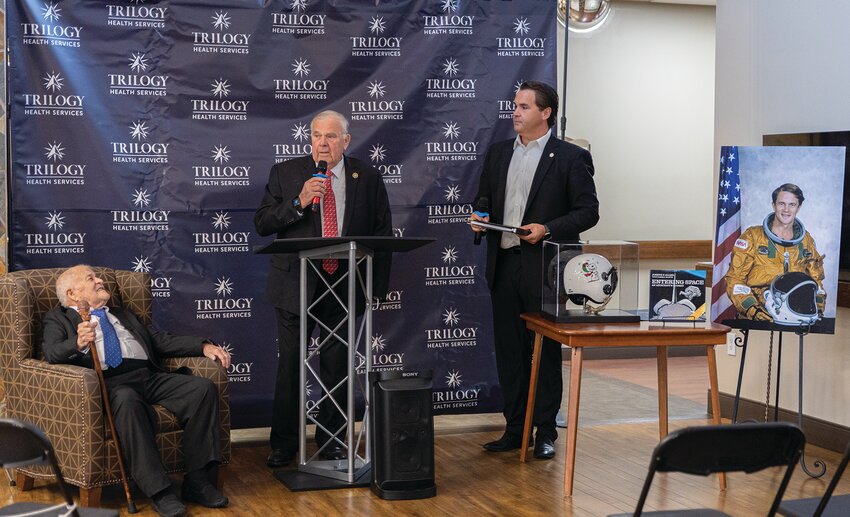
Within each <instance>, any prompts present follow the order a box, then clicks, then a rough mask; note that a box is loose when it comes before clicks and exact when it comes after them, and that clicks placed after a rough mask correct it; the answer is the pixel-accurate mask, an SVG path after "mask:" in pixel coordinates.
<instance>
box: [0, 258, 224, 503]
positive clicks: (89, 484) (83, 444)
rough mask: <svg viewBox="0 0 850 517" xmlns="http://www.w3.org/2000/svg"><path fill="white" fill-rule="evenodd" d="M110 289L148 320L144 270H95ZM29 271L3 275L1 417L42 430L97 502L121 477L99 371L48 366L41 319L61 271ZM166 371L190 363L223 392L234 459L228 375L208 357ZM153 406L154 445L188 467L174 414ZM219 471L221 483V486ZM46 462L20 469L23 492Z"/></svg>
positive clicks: (66, 470) (170, 364) (67, 471)
mask: <svg viewBox="0 0 850 517" xmlns="http://www.w3.org/2000/svg"><path fill="white" fill-rule="evenodd" d="M94 269H95V271H96V272H97V274H98V276H100V278H102V279H103V280H104V283H105V284H106V287H107V289H109V291H110V292H111V293H112V299H111V301H110V305H111V306H124V307H126V308H129V309H130V310H132V311H133V312H135V313H136V314H137V315H138V316H139V317H140V318H141V319H142V321H144V322H145V323H150V321H151V289H150V276H149V275H147V274H145V273H134V272H130V271H120V270H112V269H107V268H94ZM64 270H65V269H64V268H56V269H32V270H26V271H16V272H12V273H8V274H6V275H5V276H0V379H2V383H0V384H2V386H0V388H2V389H0V411H2V412H3V413H5V414H2V415H0V417H5V418H15V419H18V420H23V421H25V422H30V423H32V424H35V425H37V426H38V427H40V428H41V429H43V430H44V432H45V434H46V435H47V437H48V438H49V439H50V441H51V442H52V443H53V446H54V448H55V449H56V456H57V458H58V459H59V464H60V466H61V468H62V472H63V474H64V475H65V478H66V480H67V481H68V482H70V483H71V484H73V485H77V486H79V487H80V499H81V503H82V505H83V506H98V503H99V500H100V494H101V488H102V487H103V486H104V485H110V484H114V483H120V482H121V475H120V473H119V470H118V462H117V460H116V458H115V447H114V446H113V444H112V443H107V440H111V437H110V436H109V434H108V432H107V429H108V425H107V423H106V419H105V417H104V414H103V405H102V401H101V396H100V389H99V387H98V384H97V376H96V374H95V372H94V370H91V369H89V368H83V367H79V366H72V365H61V364H48V363H47V362H46V361H44V360H43V358H42V352H41V349H40V348H41V319H42V316H43V315H44V313H45V312H47V311H48V310H50V309H52V308H53V307H55V306H56V305H57V304H58V303H59V302H58V299H57V298H56V292H55V287H54V286H55V284H56V278H57V277H58V276H59V275H60V274H61V273H62V272H63V271H64ZM165 366H166V368H167V369H169V370H176V369H177V368H180V367H181V366H187V367H189V369H191V370H192V374H193V375H199V376H203V377H208V378H210V379H211V380H212V381H213V382H215V384H216V385H217V387H218V389H219V396H220V408H221V427H222V433H221V436H222V447H223V451H222V453H223V455H224V462H225V463H228V462H229V461H230V402H229V399H228V384H227V375H226V373H225V372H224V371H222V369H221V368H220V367H219V366H218V365H217V364H216V363H215V362H213V361H211V360H210V359H207V358H206V357H181V358H170V359H167V360H166V363H165ZM154 408H155V409H156V413H157V417H158V421H159V422H158V425H159V434H158V435H157V443H158V445H159V449H160V452H161V454H162V459H163V463H164V465H165V467H166V469H168V470H169V471H170V472H176V471H179V470H181V469H182V468H183V454H182V451H181V438H182V430H181V429H180V426H179V425H178V424H177V421H176V419H175V418H174V415H172V414H171V413H170V412H169V411H167V410H166V409H164V408H162V407H161V406H154ZM221 470H222V469H219V474H218V480H217V484H218V485H219V487H221V485H222V480H223V476H222V472H221ZM52 477H53V474H52V473H51V472H50V471H49V469H47V468H45V467H32V468H20V469H17V473H16V478H17V484H18V487H19V489H21V490H28V489H30V488H32V485H33V480H34V479H35V478H52Z"/></svg>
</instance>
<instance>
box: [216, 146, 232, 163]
mask: <svg viewBox="0 0 850 517" xmlns="http://www.w3.org/2000/svg"><path fill="white" fill-rule="evenodd" d="M212 159H213V161H214V162H218V163H227V162H229V161H230V149H228V148H227V146H226V145H217V146H215V147H213V150H212Z"/></svg>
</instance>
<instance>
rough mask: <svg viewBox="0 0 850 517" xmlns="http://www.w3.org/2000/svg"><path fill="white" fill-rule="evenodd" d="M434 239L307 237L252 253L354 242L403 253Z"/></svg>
mask: <svg viewBox="0 0 850 517" xmlns="http://www.w3.org/2000/svg"><path fill="white" fill-rule="evenodd" d="M436 240H437V239H436V238H434V237H375V236H369V237H357V236H350V237H308V238H304V239H275V240H274V241H273V242H272V243H271V244H267V245H265V246H254V253H297V252H299V251H307V250H313V249H316V248H324V247H325V246H335V245H337V244H347V243H349V242H356V243H357V244H359V245H362V246H364V247H366V248H369V249H371V250H372V251H394V252H405V251H412V250H415V249H416V248H420V247H422V246H424V245H426V244H430V243H432V242H434V241H436Z"/></svg>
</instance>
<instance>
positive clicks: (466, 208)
mask: <svg viewBox="0 0 850 517" xmlns="http://www.w3.org/2000/svg"><path fill="white" fill-rule="evenodd" d="M443 192H444V193H445V200H446V203H443V204H440V205H427V207H428V224H456V223H466V222H467V221H468V220H469V216H470V215H472V203H458V202H457V201H458V200H460V187H458V186H457V185H449V186H448V187H446V190H444V191H443Z"/></svg>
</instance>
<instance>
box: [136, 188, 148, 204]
mask: <svg viewBox="0 0 850 517" xmlns="http://www.w3.org/2000/svg"><path fill="white" fill-rule="evenodd" d="M150 204H151V196H150V194H148V191H147V190H142V189H136V190H135V191H134V192H133V206H148V205H150Z"/></svg>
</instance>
